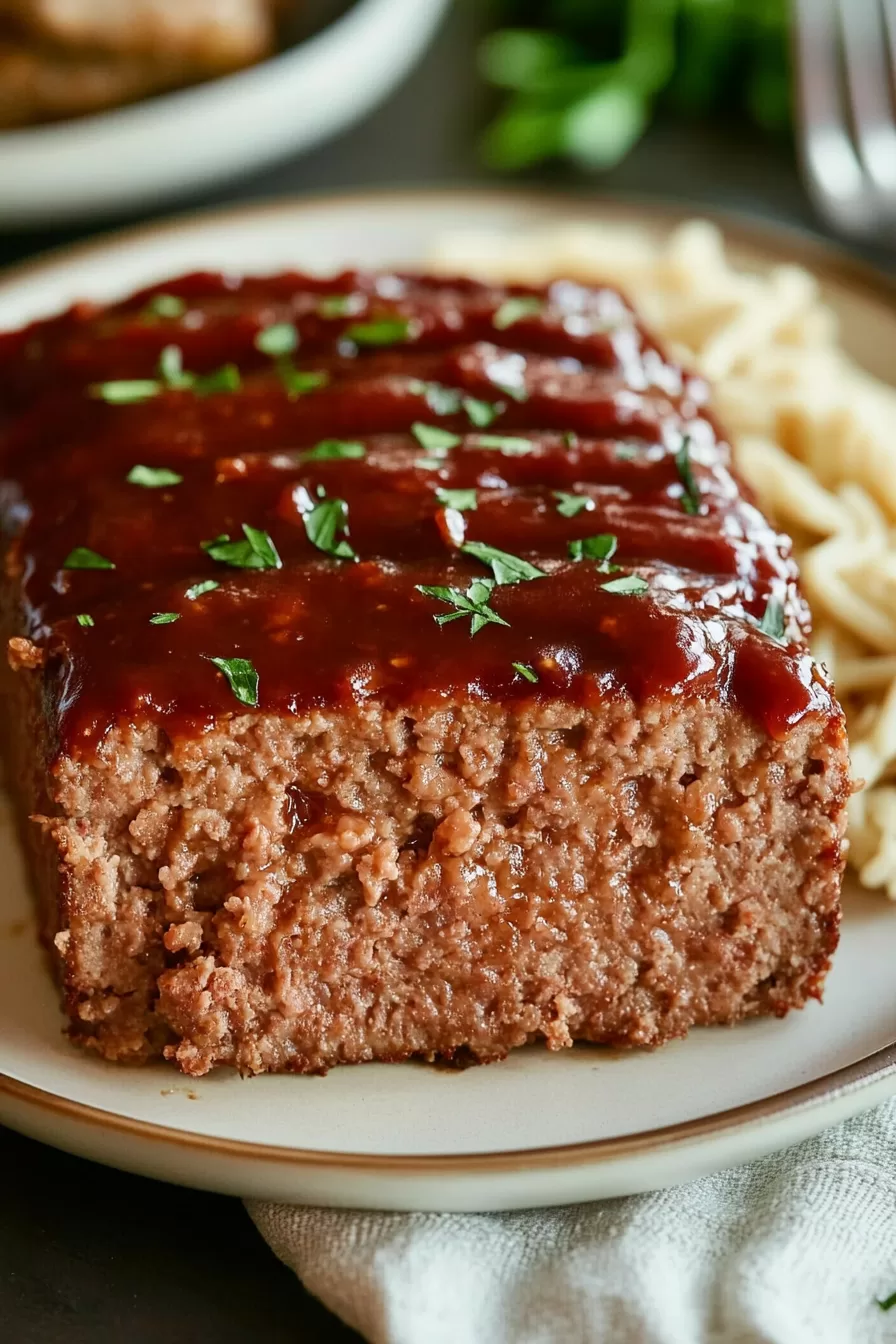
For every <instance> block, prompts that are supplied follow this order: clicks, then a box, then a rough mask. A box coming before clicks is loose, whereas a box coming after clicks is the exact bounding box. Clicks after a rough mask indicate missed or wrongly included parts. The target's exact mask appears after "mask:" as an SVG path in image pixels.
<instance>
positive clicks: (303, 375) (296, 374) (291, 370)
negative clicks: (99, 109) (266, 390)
mask: <svg viewBox="0 0 896 1344" xmlns="http://www.w3.org/2000/svg"><path fill="white" fill-rule="evenodd" d="M277 375H278V377H279V379H280V381H281V383H282V384H283V386H284V387H285V388H286V393H287V396H288V397H289V399H290V401H295V400H296V398H297V397H304V396H305V394H306V393H307V392H316V391H317V389H318V388H319V387H326V385H327V383H328V382H329V381H330V375H329V374H328V373H327V372H326V370H324V369H297V368H295V367H294V365H293V364H292V361H291V360H289V359H279V360H278V361H277Z"/></svg>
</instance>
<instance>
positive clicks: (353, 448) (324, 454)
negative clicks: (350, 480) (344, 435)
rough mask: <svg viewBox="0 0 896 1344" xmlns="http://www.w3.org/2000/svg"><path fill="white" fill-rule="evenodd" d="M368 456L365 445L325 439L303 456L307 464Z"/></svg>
mask: <svg viewBox="0 0 896 1344" xmlns="http://www.w3.org/2000/svg"><path fill="white" fill-rule="evenodd" d="M366 454H367V449H366V448H365V447H364V444H363V443H349V442H346V440H344V439H323V440H322V441H321V442H320V443H318V444H315V446H314V447H313V448H309V450H308V452H307V453H303V454H302V459H303V461H305V462H332V461H338V460H339V459H340V458H362V457H365V456H366Z"/></svg>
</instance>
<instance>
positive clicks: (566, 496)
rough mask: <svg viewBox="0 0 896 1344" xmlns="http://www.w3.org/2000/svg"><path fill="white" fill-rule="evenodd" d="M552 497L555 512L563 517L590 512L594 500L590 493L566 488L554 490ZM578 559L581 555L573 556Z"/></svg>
mask: <svg viewBox="0 0 896 1344" xmlns="http://www.w3.org/2000/svg"><path fill="white" fill-rule="evenodd" d="M553 495H554V498H555V499H556V501H557V512H558V513H559V514H560V515H561V517H563V518H575V517H576V516H577V515H578V514H580V513H591V511H592V510H593V508H594V500H593V499H592V498H591V496H590V495H576V494H570V493H568V492H567V491H566V490H554V491H553ZM574 558H575V559H576V560H580V559H581V556H575V557H574Z"/></svg>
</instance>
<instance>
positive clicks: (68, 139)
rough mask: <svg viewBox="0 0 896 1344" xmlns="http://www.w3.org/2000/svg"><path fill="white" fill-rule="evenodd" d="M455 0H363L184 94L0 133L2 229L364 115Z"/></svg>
mask: <svg viewBox="0 0 896 1344" xmlns="http://www.w3.org/2000/svg"><path fill="white" fill-rule="evenodd" d="M448 4H449V0H357V3H356V4H355V5H354V6H353V7H352V8H351V9H350V10H349V11H348V13H346V14H345V15H343V16H342V17H341V18H339V19H336V20H335V21H334V22H333V23H331V24H329V25H328V26H327V27H326V28H323V29H322V30H321V31H319V32H318V33H316V34H315V35H313V36H312V37H309V38H307V39H306V40H305V41H303V42H300V43H299V44H297V45H296V46H294V47H291V48H289V49H287V50H286V51H284V52H282V53H280V54H279V55H277V56H273V57H271V58H270V59H269V60H266V61H262V62H261V63H260V64H258V65H255V66H252V67H251V68H249V69H247V70H241V71H238V72H237V73H236V74H232V75H226V76H224V77H222V78H220V79H215V80H211V81H210V82H208V83H206V84H198V85H196V86H194V87H192V88H188V89H181V90H178V91H176V92H174V93H168V94H163V95H160V96H157V97H153V98H147V99H145V100H144V101H142V102H138V103H133V104H130V105H128V106H125V107H121V108H116V109H114V110H112V111H108V112H100V113H97V114H95V115H93V116H87V117H78V118H73V119H72V120H70V121H64V122H58V123H54V124H51V125H48V126H33V127H26V128H25V129H23V130H16V131H7V132H3V133H0V228H17V227H25V226H32V225H40V224H58V223H61V222H63V221H69V220H73V219H84V218H88V217H90V216H96V215H100V214H103V213H106V212H110V211H115V210H127V209H137V208H140V207H149V206H153V207H154V206H156V205H158V204H159V203H161V202H163V201H166V200H170V199H172V198H174V197H176V196H178V195H180V194H182V193H185V192H188V191H194V190H196V189H197V188H200V187H208V186H211V185H212V184H213V183H216V182H219V181H222V180H223V179H226V178H229V177H236V176H238V175H239V174H240V173H241V172H244V171H248V170H250V169H252V168H257V167H260V166H262V165H263V164H265V163H268V162H270V161H272V160H274V159H276V158H277V157H278V156H280V155H285V154H289V153H294V152H296V151H297V150H301V149H307V148H309V147H310V146H311V145H314V144H317V143H318V142H319V141H321V140H323V139H324V138H325V137H326V136H328V135H332V134H333V133H334V132H336V131H338V130H341V129H342V128H343V127H345V126H347V125H349V124H350V123H352V122H354V121H357V120H358V119H359V118H360V117H362V116H363V115H364V113H365V112H367V111H368V110H369V109H370V108H371V107H372V106H373V105H374V104H375V103H376V102H378V101H379V99H381V98H382V97H383V96H384V95H385V94H386V93H387V92H388V91H389V90H390V89H391V88H393V87H394V85H395V84H397V83H398V81H399V80H400V79H401V78H402V76H403V75H404V74H405V73H406V72H407V70H409V69H410V67H411V65H412V64H413V63H414V61H415V60H416V59H417V57H418V56H419V55H420V53H421V52H422V51H423V49H424V47H425V46H426V44H427V42H428V41H429V39H430V38H431V36H432V34H433V32H434V31H435V28H436V25H437V23H438V21H439V19H440V18H441V16H442V14H443V13H444V11H445V10H446V9H447V7H448Z"/></svg>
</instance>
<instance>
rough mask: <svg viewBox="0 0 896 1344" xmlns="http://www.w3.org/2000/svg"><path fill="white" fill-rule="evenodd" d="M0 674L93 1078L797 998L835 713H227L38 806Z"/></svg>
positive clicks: (830, 857) (286, 1059)
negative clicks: (125, 1065)
mask: <svg viewBox="0 0 896 1344" xmlns="http://www.w3.org/2000/svg"><path fill="white" fill-rule="evenodd" d="M15 681H16V684H17V686H18V687H20V688H22V689H21V690H19V692H18V697H17V698H18V706H17V709H16V710H14V712H13V715H12V719H13V722H14V723H15V724H17V725H18V728H17V737H18V741H19V746H18V749H17V750H16V751H15V752H14V759H17V761H18V762H19V765H20V769H21V773H20V775H19V778H20V780H25V781H26V782H28V787H29V789H30V790H31V791H32V797H33V801H34V804H35V806H36V810H40V808H41V807H43V809H44V810H43V815H44V816H45V817H46V820H44V821H43V822H42V823H41V825H40V828H39V830H38V836H39V839H38V841H37V844H36V846H35V845H34V843H33V842H32V857H33V858H34V859H35V861H36V864H37V867H38V871H39V872H40V873H42V877H41V878H39V883H40V885H41V886H42V887H43V888H44V890H45V892H50V893H52V892H53V891H54V890H55V889H56V888H57V887H58V886H59V884H60V883H61V899H60V900H59V902H58V910H59V914H58V924H55V923H54V914H55V910H54V906H55V903H54V902H53V900H52V896H51V897H50V899H49V900H48V901H46V903H45V905H44V926H45V932H46V933H47V934H48V935H49V936H50V937H51V938H52V939H53V944H52V945H53V947H54V949H55V956H56V958H57V960H58V969H59V974H60V978H61V980H62V983H63V986H64V996H65V1004H66V1008H67V1010H68V1012H69V1013H70V1015H71V1018H72V1021H73V1023H74V1026H73V1028H72V1031H73V1034H74V1035H75V1037H76V1038H77V1039H78V1040H79V1041H80V1042H81V1043H82V1044H85V1045H88V1046H92V1047H94V1048H96V1049H97V1050H99V1051H100V1052H101V1053H102V1054H103V1055H104V1056H106V1057H107V1058H110V1059H117V1060H130V1061H137V1060H143V1059H146V1058H148V1057H152V1056H154V1055H158V1054H159V1053H162V1052H164V1054H165V1055H166V1056H167V1057H168V1058H170V1059H173V1060H174V1061H176V1063H177V1064H178V1065H179V1066H180V1068H181V1069H182V1070H183V1071H185V1072H187V1073H190V1074H194V1075H200V1074H203V1073H205V1072H206V1071H207V1070H209V1069H211V1068H213V1067H214V1066H216V1065H220V1064H230V1065H234V1066H235V1067H236V1068H238V1069H240V1070H241V1071H242V1072H244V1073H258V1072H263V1071H271V1070H293V1071H299V1072H317V1071H323V1070H325V1069H327V1068H328V1067H330V1066H331V1065H334V1064H337V1063H340V1062H358V1061H363V1060H369V1059H373V1058H379V1059H392V1060H395V1059H402V1058H407V1057H409V1056H414V1055H422V1056H429V1057H432V1056H434V1055H440V1056H443V1057H448V1058H450V1057H451V1056H452V1055H453V1054H455V1053H461V1054H464V1055H467V1054H469V1055H470V1056H472V1057H473V1058H474V1059H478V1060H490V1059H496V1058H500V1057H502V1056H503V1055H505V1054H506V1053H507V1051H508V1050H510V1049H511V1048H513V1047H515V1046H517V1045H521V1044H523V1043H525V1042H526V1041H529V1040H532V1039H535V1038H539V1037H543V1038H544V1039H545V1040H546V1041H547V1043H548V1045H549V1046H551V1047H555V1048H558V1047H562V1046H565V1045H568V1044H570V1043H571V1042H572V1041H573V1040H575V1039H582V1040H590V1041H599V1042H605V1043H617V1042H618V1043H623V1042H624V1043H627V1044H634V1045H642V1046H655V1045H658V1044H660V1043H662V1042H663V1041H665V1040H668V1039H670V1038H672V1037H676V1036H681V1035H684V1034H685V1033H686V1031H687V1030H688V1029H689V1028H690V1027H692V1026H694V1025H702V1024H711V1023H726V1022H734V1021H737V1020H739V1019H741V1018H743V1017H747V1016H751V1015H754V1014H757V1013H777V1014H783V1013H785V1012H786V1011H787V1010H788V1009H789V1008H791V1007H795V1006H800V1005H802V1004H803V1003H804V1002H805V1001H806V999H808V998H811V997H816V998H817V997H820V985H821V982H822V979H823V977H824V974H825V971H826V970H827V968H828V965H829V959H830V956H831V953H832V952H833V950H834V948H835V946H836V942H837V936H838V924H839V917H840V911H839V887H840V878H841V872H842V856H841V848H842V847H841V843H840V839H841V836H842V834H843V831H844V827H845V800H846V797H847V796H848V792H849V782H848V778H847V774H846V753H845V741H844V737H843V732H842V727H841V725H840V723H839V721H833V722H831V721H830V720H826V721H824V722H819V721H818V720H816V719H814V718H811V717H810V718H808V719H806V720H804V721H803V722H802V723H801V724H800V725H799V726H798V727H797V728H795V729H794V730H792V731H791V732H790V733H789V735H788V736H787V737H786V738H784V739H783V740H781V741H775V740H773V739H770V738H768V737H766V736H765V735H764V734H763V733H761V732H760V731H759V730H758V729H757V728H755V727H754V726H753V725H752V723H751V722H750V720H749V719H748V718H747V717H746V716H745V715H743V714H742V713H740V712H738V711H737V710H735V709H732V708H730V707H724V706H721V705H708V704H706V703H702V702H700V701H676V700H673V701H671V702H670V701H666V702H663V703H655V704H647V705H646V706H642V707H641V708H640V709H639V710H637V711H636V709H635V707H634V706H633V704H632V703H631V702H626V701H624V700H621V699H620V700H616V701H611V702H608V703H606V704H605V705H603V706H602V707H601V708H600V709H599V710H597V711H594V710H587V709H583V708H581V707H579V706H576V705H573V704H566V703H562V702H555V703H553V704H549V705H545V706H541V707H539V706H535V705H530V706H528V707H522V708H517V709H511V708H507V707H501V706H497V705H485V704H472V703H471V704H460V705H455V706H452V707H451V708H445V709H441V710H421V709H419V708H415V707H413V706H407V707H404V708H399V709H392V710H389V709H386V708H384V707H383V706H374V707H371V708H368V709H366V710H358V711H355V712H352V713H348V714H338V713H336V714H334V713H331V712H328V713H327V714H325V715H324V714H320V713H314V714H310V715H305V716H301V717H297V718H294V719H291V718H285V717H278V716H274V715H268V716H265V715H246V716H243V717H238V718H235V719H233V720H232V721H230V723H228V724H226V725H222V726H220V727H219V728H218V729H216V730H214V731H212V732H210V733H207V734H205V735H204V736H203V737H200V738H196V739H193V740H191V741H187V742H183V743H180V744H175V743H173V742H171V741H170V740H169V739H168V738H167V737H166V735H165V734H164V733H163V732H161V731H160V730H159V729H158V728H156V727H152V726H148V727H146V728H145V729H143V730H142V731H138V730H136V729H134V728H133V727H129V728H127V729H123V730H121V731H119V732H116V733H114V734H113V735H110V736H109V737H108V738H107V740H106V741H105V742H104V743H103V745H102V747H101V748H100V751H99V754H98V757H97V759H96V760H95V762H91V763H83V764H78V763H77V762H75V761H74V760H72V759H70V758H65V757H64V758H62V759H61V760H59V761H58V762H57V764H56V765H54V766H53V770H52V778H53V789H54V793H55V797H54V798H53V800H52V801H49V800H47V799H46V797H44V798H43V799H41V798H40V794H39V788H40V780H41V779H42V778H45V777H46V776H45V775H44V774H43V771H42V768H41V766H40V765H39V764H37V765H34V764H32V766H31V768H30V769H29V768H28V765H27V762H28V760H29V758H30V759H31V760H32V762H33V760H34V749H33V743H34V737H33V733H34V731H35V729H36V727H37V725H39V724H40V723H41V722H45V721H46V719H45V716H44V714H43V712H42V707H41V704H40V697H41V690H40V687H41V676H40V672H39V670H38V671H35V672H31V673H28V672H26V673H25V675H22V674H21V673H20V674H19V675H18V676H17V677H16V678H15ZM29 744H30V746H29ZM46 746H47V748H48V749H49V748H51V746H52V744H46ZM48 802H49V805H48ZM54 814H55V815H54ZM57 864H58V871H59V883H57V882H56V881H54V880H53V878H54V874H53V873H52V869H53V868H54V867H55V866H56V865H57Z"/></svg>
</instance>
